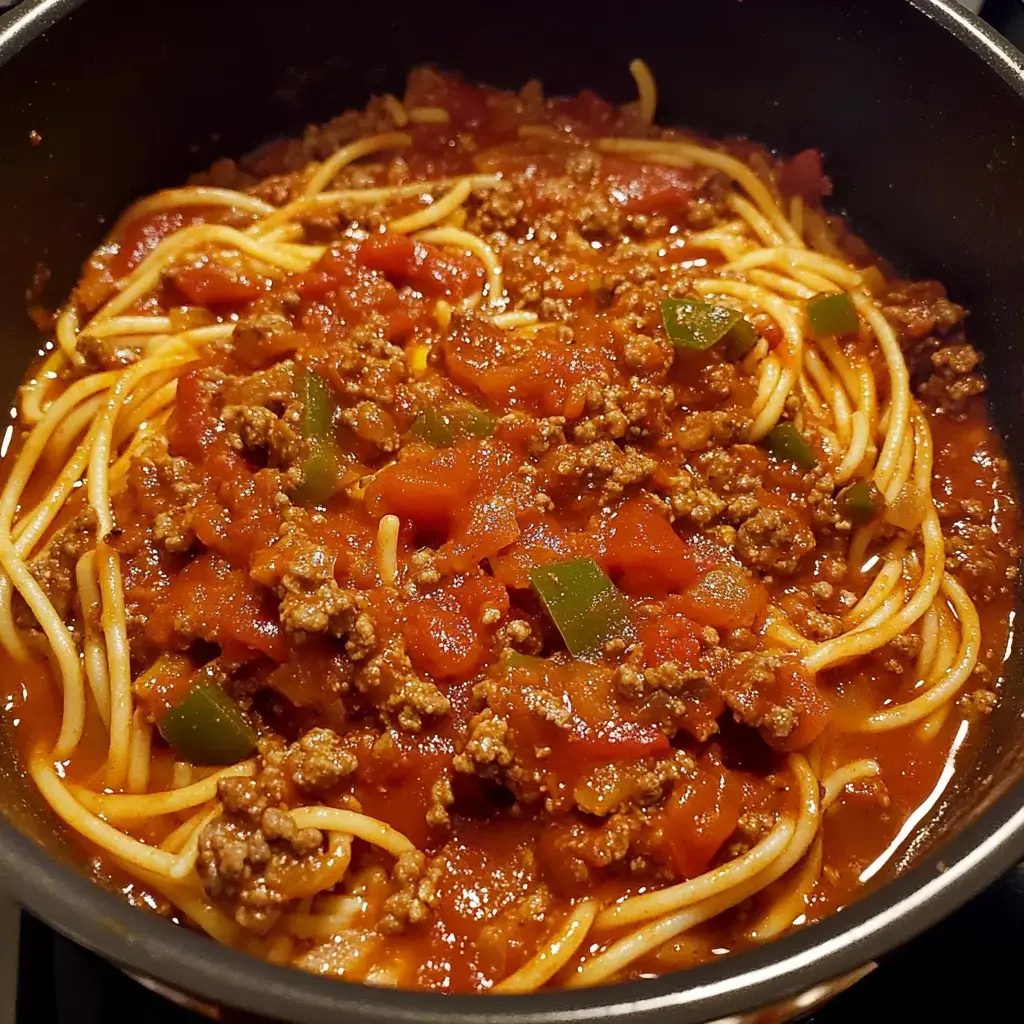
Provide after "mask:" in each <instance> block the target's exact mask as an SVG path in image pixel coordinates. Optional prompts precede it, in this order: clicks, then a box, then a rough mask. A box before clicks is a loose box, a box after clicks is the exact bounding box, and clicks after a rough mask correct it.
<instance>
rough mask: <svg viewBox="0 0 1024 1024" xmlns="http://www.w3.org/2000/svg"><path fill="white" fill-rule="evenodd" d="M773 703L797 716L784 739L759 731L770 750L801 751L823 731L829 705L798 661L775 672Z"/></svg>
mask: <svg viewBox="0 0 1024 1024" xmlns="http://www.w3.org/2000/svg"><path fill="white" fill-rule="evenodd" d="M773 699H774V701H775V702H776V703H777V704H779V705H780V706H782V707H784V708H790V709H791V710H792V711H793V712H794V714H795V715H796V728H795V729H794V730H793V731H792V732H791V733H790V734H789V735H788V736H784V737H778V736H773V735H771V733H770V732H768V731H767V730H764V729H762V730H761V732H762V735H763V736H764V739H765V741H766V742H767V743H768V744H769V746H771V747H774V748H775V749H776V750H782V751H790V750H803V749H804V748H806V747H809V746H810V745H811V744H812V743H813V742H814V741H815V740H816V739H817V738H818V737H819V736H820V735H821V733H822V732H823V731H824V729H825V726H826V725H828V721H829V717H830V715H831V714H832V705H831V703H830V702H829V700H828V699H827V698H826V697H825V696H824V695H823V694H822V692H821V691H820V690H819V689H818V687H817V686H816V685H815V683H814V676H813V675H812V674H811V673H810V672H808V671H807V669H805V668H804V667H803V666H802V665H801V664H800V663H799V662H797V661H786V662H783V664H781V665H780V666H779V667H778V669H776V672H775V691H774V693H773Z"/></svg>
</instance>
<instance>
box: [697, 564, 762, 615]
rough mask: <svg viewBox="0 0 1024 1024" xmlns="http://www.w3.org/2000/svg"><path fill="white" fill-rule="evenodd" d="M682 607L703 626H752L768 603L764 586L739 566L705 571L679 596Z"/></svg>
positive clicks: (727, 566)
mask: <svg viewBox="0 0 1024 1024" xmlns="http://www.w3.org/2000/svg"><path fill="white" fill-rule="evenodd" d="M681 604H682V607H683V610H684V611H685V612H686V614H687V615H689V616H690V618H692V619H694V620H696V621H697V622H699V623H700V624H701V625H702V626H713V627H714V628H715V629H739V628H740V627H743V626H746V627H749V626H752V625H753V624H754V620H755V619H756V618H757V617H758V616H759V615H760V614H761V613H762V612H763V611H764V609H765V607H766V606H767V604H768V593H767V591H766V590H765V588H764V586H763V585H762V584H761V583H760V582H759V581H758V580H756V579H755V578H754V577H753V576H752V575H751V574H750V573H749V572H747V571H746V570H745V569H742V568H740V567H739V566H729V565H726V566H722V567H720V568H715V569H710V570H708V571H707V572H705V573H704V574H703V575H702V576H701V577H700V578H699V579H698V580H697V582H696V583H695V584H694V585H693V586H692V587H691V588H690V589H689V590H688V591H687V592H686V593H685V594H683V595H682V597H681Z"/></svg>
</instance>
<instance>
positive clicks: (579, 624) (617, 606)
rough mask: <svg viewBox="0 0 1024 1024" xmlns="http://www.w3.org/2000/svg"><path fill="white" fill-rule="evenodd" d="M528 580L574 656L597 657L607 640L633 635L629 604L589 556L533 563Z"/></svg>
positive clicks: (627, 637)
mask: <svg viewBox="0 0 1024 1024" xmlns="http://www.w3.org/2000/svg"><path fill="white" fill-rule="evenodd" d="M530 582H531V583H532V584H533V589H534V590H535V591H536V592H537V594H538V596H539V597H540V599H541V601H542V602H543V603H544V607H545V609H546V610H547V613H548V615H550V616H551V621H552V622H554V624H555V625H556V626H557V627H558V632H559V633H561V634H562V639H563V640H564V641H565V646H566V647H567V648H568V649H569V653H570V654H572V655H573V657H575V658H595V657H599V656H600V655H601V652H602V650H603V649H604V646H605V644H607V643H608V642H609V641H610V640H615V639H617V638H622V639H630V638H632V637H633V635H634V627H633V620H632V617H631V615H630V611H629V604H628V603H627V601H626V599H625V597H623V595H622V594H621V593H620V592H619V591H618V589H616V587H615V584H614V583H612V581H611V580H610V579H609V578H608V577H607V576H606V575H605V573H604V571H603V570H602V569H601V567H600V566H599V565H598V564H597V562H595V561H594V560H593V559H592V558H573V559H571V560H570V561H568V562H549V563H547V564H546V565H538V566H534V568H532V569H531V570H530Z"/></svg>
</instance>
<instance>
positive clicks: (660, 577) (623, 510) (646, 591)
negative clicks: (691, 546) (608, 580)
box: [602, 497, 697, 597]
mask: <svg viewBox="0 0 1024 1024" xmlns="http://www.w3.org/2000/svg"><path fill="white" fill-rule="evenodd" d="M602 563H603V566H604V568H605V570H606V571H607V573H608V574H609V575H610V576H611V577H612V579H613V580H614V581H615V582H616V584H618V586H619V587H620V588H621V589H622V590H625V591H626V592H627V593H629V594H641V595H644V596H648V597H661V596H664V595H665V594H668V593H672V592H677V591H680V590H682V589H683V588H684V587H686V586H688V585H689V584H690V583H692V582H693V581H694V580H695V579H696V576H697V568H696V565H695V564H694V560H693V557H692V556H691V555H690V553H689V552H688V551H687V549H686V545H685V544H684V542H683V541H682V539H681V538H680V537H679V535H678V534H677V533H676V532H675V530H673V529H672V527H671V525H670V524H669V522H668V520H667V519H666V518H665V516H664V515H663V514H662V513H661V512H660V511H659V509H658V507H657V506H656V505H655V503H654V501H653V500H652V499H650V498H646V497H641V498H632V499H630V500H629V501H627V502H626V503H625V504H624V505H621V506H620V507H619V508H618V509H617V510H616V512H615V513H614V514H613V515H612V517H611V519H610V520H609V521H608V524H607V534H606V543H605V553H604V558H603V560H602Z"/></svg>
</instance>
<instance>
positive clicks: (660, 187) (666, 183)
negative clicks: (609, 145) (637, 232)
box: [603, 156, 697, 213]
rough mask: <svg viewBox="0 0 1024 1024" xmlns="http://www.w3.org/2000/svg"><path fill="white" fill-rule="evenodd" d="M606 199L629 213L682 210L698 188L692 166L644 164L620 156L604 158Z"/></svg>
mask: <svg viewBox="0 0 1024 1024" xmlns="http://www.w3.org/2000/svg"><path fill="white" fill-rule="evenodd" d="M603 167H604V175H605V180H606V181H607V183H608V198H609V199H610V200H611V201H612V202H613V203H615V204H616V205H617V206H621V207H622V208H623V209H624V210H626V211H627V212H629V213H668V212H671V211H673V210H681V209H682V208H683V206H684V205H685V204H686V202H687V200H689V198H690V197H691V196H692V195H693V193H694V192H695V191H696V188H697V177H696V173H695V171H694V170H693V168H692V167H666V166H663V165H662V164H644V163H639V162H638V161H636V160H630V159H628V158H626V157H620V156H606V157H604V158H603Z"/></svg>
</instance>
